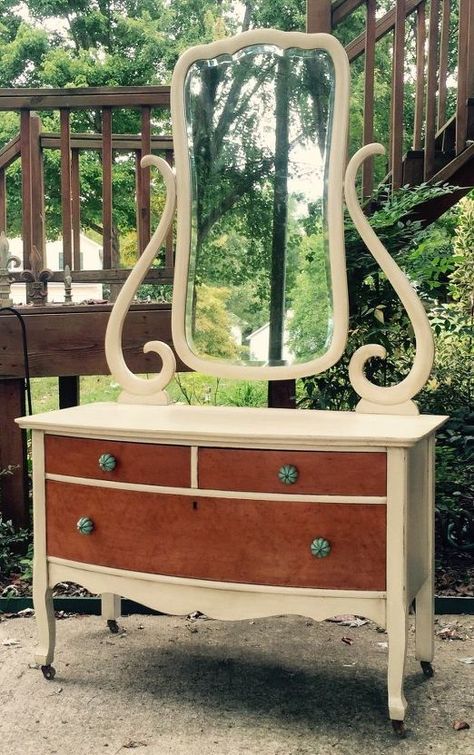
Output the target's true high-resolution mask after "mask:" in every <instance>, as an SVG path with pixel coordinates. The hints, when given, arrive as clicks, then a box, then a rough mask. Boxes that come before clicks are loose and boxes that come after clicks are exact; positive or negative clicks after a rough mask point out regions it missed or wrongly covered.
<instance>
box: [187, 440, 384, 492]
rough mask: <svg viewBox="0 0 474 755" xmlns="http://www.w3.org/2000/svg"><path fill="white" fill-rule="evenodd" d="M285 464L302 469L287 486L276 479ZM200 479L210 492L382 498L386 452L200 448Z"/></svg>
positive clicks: (201, 483)
mask: <svg viewBox="0 0 474 755" xmlns="http://www.w3.org/2000/svg"><path fill="white" fill-rule="evenodd" d="M285 464H292V465H294V466H295V467H296V468H297V470H298V479H297V481H296V482H295V483H294V484H293V485H286V484H285V483H283V482H281V481H280V479H279V478H278V470H279V469H280V467H282V466H284V465H285ZM198 480H199V487H200V488H203V489H206V490H213V489H215V490H242V491H243V490H246V491H256V492H267V493H288V494H289V495H298V494H314V495H364V496H366V495H373V496H384V495H385V494H386V489H387V476H386V456H385V454H384V453H380V452H377V453H363V452H360V453H357V452H355V453H352V452H348V451H342V452H327V451H315V452H311V451H265V450H262V451H253V450H249V449H225V448H200V449H199V451H198Z"/></svg>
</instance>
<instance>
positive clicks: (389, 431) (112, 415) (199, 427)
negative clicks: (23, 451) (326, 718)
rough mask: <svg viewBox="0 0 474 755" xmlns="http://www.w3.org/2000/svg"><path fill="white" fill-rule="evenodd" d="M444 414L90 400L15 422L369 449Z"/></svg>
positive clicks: (414, 434) (149, 435) (143, 436)
mask: <svg viewBox="0 0 474 755" xmlns="http://www.w3.org/2000/svg"><path fill="white" fill-rule="evenodd" d="M446 420H447V417H443V416H433V415H429V414H424V415H420V416H416V417H410V416H394V415H373V414H367V415H365V414H356V413H355V412H327V411H313V410H311V409H305V410H298V411H295V410H293V409H266V408H265V409H257V408H244V407H227V406H184V405H180V404H174V405H169V406H139V405H137V406H132V405H127V404H114V403H112V402H110V403H96V404H85V405H84V406H74V407H71V408H70V409H61V410H58V411H53V412H47V413H45V414H35V415H33V416H31V417H21V418H20V419H18V420H17V422H18V423H19V424H20V425H21V427H28V428H36V429H41V430H45V431H47V432H50V433H55V434H57V435H63V434H64V435H79V436H84V437H89V438H93V437H101V438H109V439H110V440H115V439H117V440H122V439H123V440H127V439H128V440H140V441H141V442H156V441H157V440H158V439H161V440H162V441H163V442H165V443H173V442H174V443H190V444H191V445H192V444H195V443H199V444H200V445H214V446H215V445H220V444H224V445H226V446H229V447H232V446H250V447H252V448H262V447H264V448H301V449H305V448H307V449H310V450H316V449H321V450H323V449H325V448H326V449H332V448H333V447H337V448H338V450H341V451H342V450H344V449H351V448H358V449H360V450H363V449H371V450H376V449H377V448H381V449H383V448H384V447H386V446H388V447H392V446H403V447H405V448H406V447H408V446H413V445H414V444H415V443H417V442H418V441H419V440H421V439H422V438H424V437H426V436H427V435H430V434H431V433H432V432H433V431H434V430H436V428H438V427H440V426H441V425H442V424H444V422H445V421H446Z"/></svg>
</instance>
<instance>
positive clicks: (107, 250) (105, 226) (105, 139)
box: [102, 107, 112, 270]
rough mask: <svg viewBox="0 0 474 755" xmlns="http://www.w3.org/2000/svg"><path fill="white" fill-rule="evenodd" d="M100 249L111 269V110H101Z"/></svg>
mask: <svg viewBox="0 0 474 755" xmlns="http://www.w3.org/2000/svg"><path fill="white" fill-rule="evenodd" d="M102 233H103V239H102V247H103V255H104V256H103V267H104V270H109V269H110V268H111V267H112V109H111V108H110V107H104V108H103V109H102Z"/></svg>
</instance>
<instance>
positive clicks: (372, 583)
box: [47, 481, 385, 590]
mask: <svg viewBox="0 0 474 755" xmlns="http://www.w3.org/2000/svg"><path fill="white" fill-rule="evenodd" d="M81 517H90V518H91V519H92V520H93V522H94V530H93V531H92V533H91V534H89V535H82V534H80V533H79V532H78V531H77V529H76V523H77V521H78V520H79V519H80V518H81ZM320 537H321V538H326V539H327V540H328V541H329V543H330V546H331V552H330V554H329V555H328V556H326V557H325V558H316V557H314V556H313V555H312V554H311V550H310V546H311V542H312V541H313V540H314V539H316V538H320ZM47 550H48V555H50V556H57V557H60V558H65V559H70V560H73V561H81V562H86V563H90V564H98V565H102V566H111V567H116V568H119V569H129V570H131V571H139V572H151V573H156V574H167V575H174V576H181V577H194V578H196V579H210V580H216V581H222V582H247V583H256V584H266V585H287V586H290V585H292V586H298V587H322V588H334V589H354V590H384V589H385V506H383V505H379V504H337V503H301V502H296V501H295V502H289V503H280V502H277V501H251V500H224V499H218V498H206V497H202V498H201V497H197V498H192V497H190V496H179V495H165V494H159V493H142V492H140V493H136V492H132V491H125V490H110V489H107V488H97V487H93V486H86V485H84V486H82V485H70V484H67V483H62V482H54V481H48V482H47Z"/></svg>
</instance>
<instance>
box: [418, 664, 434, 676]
mask: <svg viewBox="0 0 474 755" xmlns="http://www.w3.org/2000/svg"><path fill="white" fill-rule="evenodd" d="M420 666H421V670H422V671H423V673H424V675H425V676H426V677H427V678H428V679H429V678H431V677H432V676H433V674H434V669H433V666H432V665H431V663H430V662H429V661H420Z"/></svg>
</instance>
